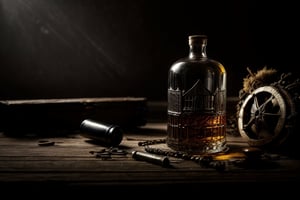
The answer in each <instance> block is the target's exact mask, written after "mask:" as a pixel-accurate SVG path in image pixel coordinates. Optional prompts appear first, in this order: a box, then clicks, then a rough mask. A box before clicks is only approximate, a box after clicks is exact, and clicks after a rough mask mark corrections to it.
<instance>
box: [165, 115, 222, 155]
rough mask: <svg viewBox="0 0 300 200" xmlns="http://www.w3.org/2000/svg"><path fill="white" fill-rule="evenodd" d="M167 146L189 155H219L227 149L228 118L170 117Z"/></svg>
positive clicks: (201, 116)
mask: <svg viewBox="0 0 300 200" xmlns="http://www.w3.org/2000/svg"><path fill="white" fill-rule="evenodd" d="M167 145H168V146H169V147H170V148H172V149H174V150H176V151H183V152H187V153H189V154H205V153H218V152H222V151H224V150H225V149H226V116H225V114H223V115H203V114H197V113H194V114H189V115H188V114H185V115H179V116H176V115H171V114H169V115H168V124H167Z"/></svg>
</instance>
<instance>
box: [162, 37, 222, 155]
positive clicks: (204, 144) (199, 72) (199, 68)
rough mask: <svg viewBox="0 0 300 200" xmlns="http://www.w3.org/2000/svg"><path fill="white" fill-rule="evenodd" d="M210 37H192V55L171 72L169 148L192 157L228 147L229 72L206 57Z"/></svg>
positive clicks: (169, 82) (168, 116) (178, 61)
mask: <svg viewBox="0 0 300 200" xmlns="http://www.w3.org/2000/svg"><path fill="white" fill-rule="evenodd" d="M206 46H207V36H206V35H191V36H189V55H188V56H187V57H185V58H181V59H179V60H177V61H176V62H175V63H173V64H172V66H171V68H170V69H169V72H168V114H167V118H168V121H167V145H168V146H169V147H170V148H171V149H174V150H176V151H183V152H186V153H189V154H206V153H217V152H222V151H224V150H225V149H227V147H226V84H227V83H226V70H225V68H224V66H223V65H222V64H221V63H220V62H218V61H216V60H213V59H211V58H208V57H207V54H206Z"/></svg>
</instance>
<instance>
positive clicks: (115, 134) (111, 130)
mask: <svg viewBox="0 0 300 200" xmlns="http://www.w3.org/2000/svg"><path fill="white" fill-rule="evenodd" d="M80 131H81V135H82V136H84V137H87V138H90V139H93V140H95V141H96V142H98V143H100V144H102V145H104V146H118V145H119V144H120V143H121V142H122V139H123V130H122V129H121V128H120V127H119V126H117V125H112V124H107V123H102V122H101V123H100V122H97V121H94V120H91V119H85V120H83V121H82V122H81V125H80Z"/></svg>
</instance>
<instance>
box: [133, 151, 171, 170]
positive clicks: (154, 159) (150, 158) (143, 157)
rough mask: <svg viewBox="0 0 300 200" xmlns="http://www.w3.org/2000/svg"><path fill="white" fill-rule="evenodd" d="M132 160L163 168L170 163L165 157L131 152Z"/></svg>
mask: <svg viewBox="0 0 300 200" xmlns="http://www.w3.org/2000/svg"><path fill="white" fill-rule="evenodd" d="M132 158H134V159H135V160H140V161H146V162H150V163H153V164H157V165H161V166H163V167H167V166H169V165H170V161H169V158H168V157H167V156H161V155H155V154H151V153H147V152H141V151H133V152H132Z"/></svg>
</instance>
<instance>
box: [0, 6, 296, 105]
mask: <svg viewBox="0 0 300 200" xmlns="http://www.w3.org/2000/svg"><path fill="white" fill-rule="evenodd" d="M276 2H277V1H270V2H268V3H263V1H255V0H251V1H237V0H235V1H234V0H229V1H216V0H210V1H203V0H198V1H196V0H177V1H155V0H118V1H117V0H0V59H1V60H0V98H1V99H34V98H69V97H70V98H72V97H75V98H77V97H114V96H143V97H147V98H148V99H150V100H166V95H167V91H166V90H167V71H168V69H169V67H170V66H171V64H172V63H173V62H174V61H175V60H177V59H178V58H181V57H184V56H186V55H187V53H188V45H187V38H188V35H191V34H198V33H201V34H207V35H208V38H209V41H208V48H207V53H208V56H209V57H211V58H214V59H216V60H218V61H220V62H221V63H223V65H224V66H225V68H226V70H227V74H228V84H227V88H228V96H237V95H238V91H239V90H240V89H241V87H242V81H243V78H244V77H245V76H246V75H247V74H248V72H247V70H246V68H247V67H249V68H250V69H251V70H252V71H253V72H256V71H257V70H258V69H260V68H262V67H264V66H267V67H270V68H276V69H278V70H279V71H283V72H293V73H297V72H296V71H297V67H298V66H297V65H298V49H297V48H298V44H299V42H298V33H299V31H298V24H299V23H298V19H299V16H298V15H299V14H298V13H299V12H297V6H295V5H291V4H289V3H288V2H287V1H284V2H282V1H279V2H278V3H276Z"/></svg>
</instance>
